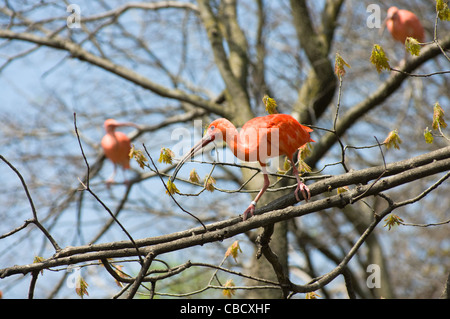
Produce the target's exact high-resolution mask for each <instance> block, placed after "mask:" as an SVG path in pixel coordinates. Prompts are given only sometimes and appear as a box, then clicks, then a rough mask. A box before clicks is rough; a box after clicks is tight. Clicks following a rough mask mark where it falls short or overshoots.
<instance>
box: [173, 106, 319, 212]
mask: <svg viewBox="0 0 450 319" xmlns="http://www.w3.org/2000/svg"><path fill="white" fill-rule="evenodd" d="M310 132H312V129H310V128H309V127H306V126H303V125H301V124H300V123H299V122H298V121H297V120H296V119H295V118H293V117H292V116H290V115H287V114H271V115H266V116H262V117H256V118H254V119H251V120H250V121H248V122H247V123H245V124H244V126H243V127H242V129H241V131H240V132H238V130H237V129H236V127H235V126H234V125H233V124H232V123H231V122H230V121H228V120H227V119H225V118H221V119H217V120H215V121H213V122H212V123H211V124H210V125H209V126H208V128H207V130H206V133H205V136H204V137H203V138H202V139H201V140H200V141H199V142H198V143H197V144H196V145H195V146H194V147H193V148H192V149H191V150H190V151H189V152H188V153H186V155H185V156H184V157H183V158H182V159H181V161H180V162H179V163H178V165H177V166H176V168H175V170H174V172H173V175H172V177H171V178H170V181H172V182H173V180H174V179H175V177H176V175H177V173H178V171H179V170H180V168H181V166H182V165H183V164H184V163H185V162H186V161H187V160H189V159H191V158H193V157H194V155H195V154H196V153H197V152H198V151H200V150H201V149H202V148H203V147H205V146H206V145H207V144H209V143H211V142H213V141H219V142H220V141H225V142H226V143H227V145H228V147H229V148H230V149H231V151H232V152H233V153H234V155H235V156H236V157H237V158H239V159H240V160H243V161H246V162H253V161H258V162H259V164H260V165H261V169H262V172H263V175H264V184H263V187H262V188H261V190H260V191H259V193H258V195H257V196H256V197H255V199H254V200H253V201H252V202H251V203H250V205H249V206H248V208H247V209H246V210H245V211H244V216H243V219H244V220H246V219H247V217H249V216H253V214H254V212H255V207H256V204H257V202H258V200H259V199H260V198H261V196H262V195H263V194H264V192H265V191H266V189H267V188H268V187H269V185H270V181H269V177H268V175H267V170H266V165H267V164H266V163H267V161H268V160H269V158H272V157H276V156H280V155H286V156H287V158H288V160H289V161H290V162H291V165H292V173H293V175H294V176H295V178H296V179H297V182H298V184H297V188H296V189H295V197H296V199H297V201H299V200H300V198H299V196H298V192H301V193H302V195H303V198H304V199H305V200H306V201H307V200H309V199H310V198H311V194H310V191H309V189H308V187H307V186H306V185H305V184H304V183H303V182H302V181H301V180H300V177H299V172H298V170H297V167H296V165H295V163H294V153H295V152H296V151H297V150H298V148H299V147H301V146H303V145H305V144H306V143H309V142H315V141H314V140H312V139H311V137H310V135H309V133H310Z"/></svg>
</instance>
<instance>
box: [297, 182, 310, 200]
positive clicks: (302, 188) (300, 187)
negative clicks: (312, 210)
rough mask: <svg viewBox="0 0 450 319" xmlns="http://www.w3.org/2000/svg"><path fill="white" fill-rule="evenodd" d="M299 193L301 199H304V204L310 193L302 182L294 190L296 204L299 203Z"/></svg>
mask: <svg viewBox="0 0 450 319" xmlns="http://www.w3.org/2000/svg"><path fill="white" fill-rule="evenodd" d="M299 192H301V193H302V195H303V198H304V199H305V201H306V202H307V201H308V200H310V199H311V193H310V191H309V188H308V186H306V185H305V184H303V183H302V182H300V183H298V184H297V188H296V189H295V192H294V194H295V198H296V199H297V201H298V202H299V201H300V197H299V195H298V193H299Z"/></svg>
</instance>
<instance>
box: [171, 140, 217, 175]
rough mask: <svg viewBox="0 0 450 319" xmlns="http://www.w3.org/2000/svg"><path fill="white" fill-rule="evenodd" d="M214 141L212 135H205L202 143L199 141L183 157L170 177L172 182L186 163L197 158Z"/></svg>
mask: <svg viewBox="0 0 450 319" xmlns="http://www.w3.org/2000/svg"><path fill="white" fill-rule="evenodd" d="M212 141H214V136H211V135H205V136H204V137H203V138H202V139H201V140H200V141H198V142H197V144H195V145H194V147H193V148H191V150H190V151H189V152H187V153H186V154H185V155H184V156H183V158H182V159H181V160H180V162H179V163H178V165H177V166H176V167H175V170H174V171H173V174H172V176H171V177H170V181H171V182H173V181H174V180H175V177H176V176H177V173H178V171H179V170H180V168H181V166H183V164H184V163H186V162H187V161H188V160H190V159H192V158H193V157H194V156H195V154H197V153H198V152H199V151H200V150H201V149H202V148H203V147H205V146H206V145H208V144H209V143H211V142H212Z"/></svg>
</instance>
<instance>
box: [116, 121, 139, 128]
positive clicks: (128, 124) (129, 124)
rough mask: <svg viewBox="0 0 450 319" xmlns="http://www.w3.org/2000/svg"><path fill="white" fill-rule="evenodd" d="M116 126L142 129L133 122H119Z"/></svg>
mask: <svg viewBox="0 0 450 319" xmlns="http://www.w3.org/2000/svg"><path fill="white" fill-rule="evenodd" d="M116 126H131V127H134V128H137V129H140V126H139V125H137V124H136V123H133V122H119V123H117V124H116Z"/></svg>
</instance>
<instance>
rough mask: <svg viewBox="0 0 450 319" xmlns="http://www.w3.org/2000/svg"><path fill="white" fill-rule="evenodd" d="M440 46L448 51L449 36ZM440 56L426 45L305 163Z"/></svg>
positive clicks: (343, 121)
mask: <svg viewBox="0 0 450 319" xmlns="http://www.w3.org/2000/svg"><path fill="white" fill-rule="evenodd" d="M439 43H440V46H441V47H442V48H444V49H450V35H448V36H447V37H445V38H443V39H442V40H441V41H439ZM439 54H441V49H440V47H439V46H437V45H435V44H431V45H428V46H427V47H425V48H423V50H422V51H421V53H420V55H419V56H418V57H415V58H412V59H411V60H408V61H407V63H406V64H405V65H404V66H403V67H402V68H401V69H400V71H401V72H392V73H391V76H390V77H389V78H388V79H387V80H386V81H385V82H383V83H382V84H381V85H380V87H379V88H378V89H377V90H376V91H375V92H374V93H373V94H371V95H370V96H369V97H368V98H366V99H365V100H364V101H362V102H360V103H358V104H357V105H355V106H353V107H352V108H351V109H350V110H348V111H347V112H346V113H345V114H343V115H342V116H341V117H340V118H339V120H338V122H337V126H336V134H335V133H327V134H326V135H325V136H323V137H322V138H321V139H320V141H319V142H318V143H316V144H315V145H314V150H313V152H312V154H311V156H310V157H308V159H307V162H308V165H310V166H312V167H313V166H315V164H316V163H317V162H318V161H319V160H320V159H321V158H323V156H324V154H325V153H326V152H327V151H328V150H329V149H330V148H331V147H332V146H333V145H334V144H335V143H336V140H337V139H336V135H337V136H342V135H344V134H345V132H346V131H347V130H348V129H349V128H350V127H351V126H352V125H353V124H355V123H357V122H358V120H359V119H360V118H361V117H362V116H364V115H366V114H367V113H369V112H370V111H371V110H372V109H374V108H375V107H377V106H378V105H380V103H383V102H384V101H385V100H387V99H388V98H389V97H390V96H391V95H392V94H393V93H394V92H396V91H397V89H398V88H399V87H400V85H402V83H403V81H405V80H406V79H407V78H408V73H412V71H414V70H416V69H417V68H419V67H420V66H421V65H422V64H423V63H425V62H427V61H429V60H431V59H433V58H434V57H436V56H438V55H439Z"/></svg>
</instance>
